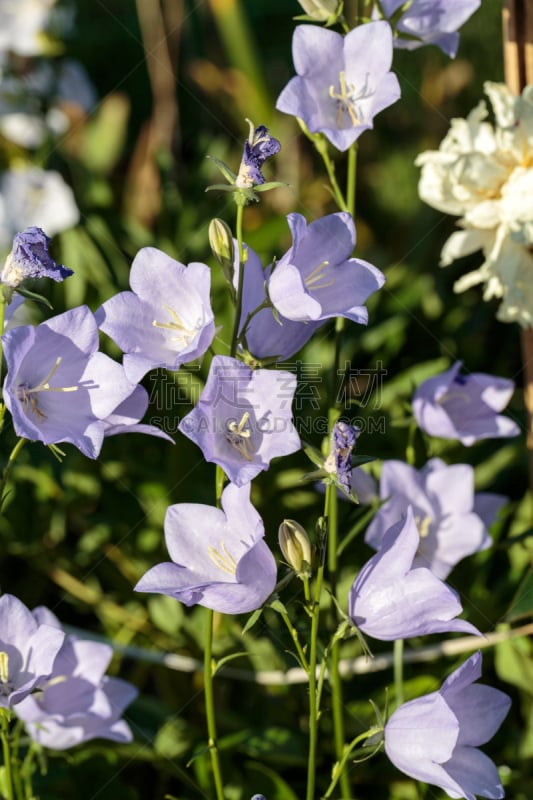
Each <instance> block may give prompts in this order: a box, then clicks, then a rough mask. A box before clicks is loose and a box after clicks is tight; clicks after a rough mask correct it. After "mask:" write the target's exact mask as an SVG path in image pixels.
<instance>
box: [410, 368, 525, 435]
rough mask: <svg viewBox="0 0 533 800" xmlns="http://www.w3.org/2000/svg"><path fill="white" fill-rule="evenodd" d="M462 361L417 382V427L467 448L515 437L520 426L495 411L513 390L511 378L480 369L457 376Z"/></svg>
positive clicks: (414, 399)
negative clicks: (483, 440)
mask: <svg viewBox="0 0 533 800" xmlns="http://www.w3.org/2000/svg"><path fill="white" fill-rule="evenodd" d="M460 369H461V362H460V361H456V363H455V364H454V365H453V367H451V368H450V369H449V370H447V371H446V372H442V373H441V374H440V375H436V376H435V377H433V378H428V380H426V381H424V383H422V384H420V386H419V387H418V389H417V390H416V392H415V395H414V397H413V412H414V415H415V417H416V421H417V422H418V425H419V426H420V428H422V430H423V431H425V432H426V433H429V434H430V436H440V437H441V438H442V439H459V441H460V442H461V443H462V444H464V445H466V447H470V446H471V445H473V444H474V442H477V441H479V440H480V439H493V438H499V437H501V436H517V435H518V434H519V433H520V428H519V427H518V425H517V424H516V422H513V420H512V419H509V417H504V416H502V415H501V414H498V411H502V409H504V408H505V406H506V405H507V403H508V402H509V400H510V399H511V395H512V394H513V391H514V383H513V381H510V380H507V379H506V378H497V377H495V376H494V375H486V374H485V373H482V372H472V373H470V375H460V374H459V370H460Z"/></svg>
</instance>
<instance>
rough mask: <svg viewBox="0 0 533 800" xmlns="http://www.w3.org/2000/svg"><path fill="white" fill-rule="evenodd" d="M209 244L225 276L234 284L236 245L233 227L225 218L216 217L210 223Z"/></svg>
mask: <svg viewBox="0 0 533 800" xmlns="http://www.w3.org/2000/svg"><path fill="white" fill-rule="evenodd" d="M209 244H210V245H211V250H212V251H213V255H214V256H215V258H216V260H217V261H218V263H219V264H220V266H221V267H222V271H223V273H224V277H225V278H226V280H227V281H228V283H229V284H230V285H233V270H234V258H235V247H234V244H233V236H232V233H231V229H230V227H229V225H228V224H227V223H226V222H224V220H222V219H218V218H215V219H212V220H211V222H210V223H209Z"/></svg>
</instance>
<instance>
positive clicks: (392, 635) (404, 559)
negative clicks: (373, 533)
mask: <svg viewBox="0 0 533 800" xmlns="http://www.w3.org/2000/svg"><path fill="white" fill-rule="evenodd" d="M419 543H420V536H419V534H418V530H417V527H416V523H415V519H414V515H413V511H412V508H411V507H410V506H409V507H408V509H407V513H406V517H405V519H404V520H402V521H401V522H398V523H396V524H395V525H393V526H392V528H389V530H388V531H387V532H386V533H385V535H384V537H383V541H382V543H381V547H380V549H379V551H378V552H377V553H376V555H375V556H373V557H372V558H371V559H370V560H369V561H367V563H366V564H365V566H364V567H363V568H362V569H361V571H360V573H359V575H358V576H357V578H356V579H355V581H354V584H353V586H352V588H351V589H350V597H349V614H350V617H351V618H352V620H353V622H354V623H355V624H356V625H357V627H358V628H360V630H362V631H363V633H367V634H368V635H369V636H372V637H373V638H374V639H382V640H384V641H390V640H393V639H409V638H411V637H412V636H424V635H426V634H428V633H443V632H445V631H446V632H448V631H461V632H463V633H475V634H479V631H478V630H477V628H475V627H474V626H473V625H471V624H470V623H469V622H466V621H465V620H461V619H455V617H456V616H457V615H458V614H460V613H461V611H462V607H461V603H460V602H459V599H458V597H457V595H456V593H455V592H454V591H453V590H452V589H450V587H449V586H447V585H446V584H445V583H443V582H442V581H441V580H439V578H437V577H436V576H435V575H433V573H432V572H431V571H430V570H429V569H426V568H425V567H413V561H414V558H415V555H416V552H417V548H418V546H419Z"/></svg>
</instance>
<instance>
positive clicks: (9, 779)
mask: <svg viewBox="0 0 533 800" xmlns="http://www.w3.org/2000/svg"><path fill="white" fill-rule="evenodd" d="M0 713H1V714H2V729H1V733H0V736H1V737H2V754H3V757H4V773H5V778H6V791H7V800H15V795H14V792H13V771H12V769H11V751H10V747H9V714H8V712H7V711H6V710H5V709H1V710H0Z"/></svg>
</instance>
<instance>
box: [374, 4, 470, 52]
mask: <svg viewBox="0 0 533 800" xmlns="http://www.w3.org/2000/svg"><path fill="white" fill-rule="evenodd" d="M404 4H405V0H380V6H381V9H382V11H383V13H384V15H385V17H386V18H387V19H390V18H391V17H393V15H394V14H396V12H397V11H398V10H399V9H400V8H401V6H402V5H404ZM480 5H481V0H412V2H411V3H410V4H409V5H408V6H407V8H406V9H405V11H403V13H401V14H400V16H399V17H396V18H395V19H394V20H391V24H393V25H394V27H395V29H396V31H397V33H398V34H399V36H398V37H396V38H395V39H394V47H399V48H403V49H406V50H416V49H417V48H418V47H422V46H423V45H425V44H434V45H436V46H437V47H440V49H441V50H443V51H444V52H445V53H446V54H447V55H449V56H450V57H451V58H454V57H455V54H456V53H457V47H458V45H459V34H458V33H456V31H457V29H458V28H460V27H461V25H463V24H464V23H465V22H466V20H467V19H468V18H469V17H470V16H471V15H472V14H473V13H474V11H476V10H477V9H478V8H479V6H480ZM402 34H405V38H404V37H403V36H402Z"/></svg>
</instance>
